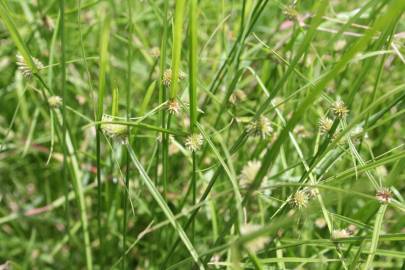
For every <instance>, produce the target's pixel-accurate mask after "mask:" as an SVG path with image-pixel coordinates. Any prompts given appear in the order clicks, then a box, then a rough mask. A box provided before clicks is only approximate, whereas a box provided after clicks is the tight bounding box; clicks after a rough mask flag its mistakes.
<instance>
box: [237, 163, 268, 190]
mask: <svg viewBox="0 0 405 270" xmlns="http://www.w3.org/2000/svg"><path fill="white" fill-rule="evenodd" d="M261 166H262V163H261V162H260V161H257V160H252V161H249V162H248V163H247V164H246V165H245V166H244V167H243V168H242V171H241V174H240V176H239V178H240V183H241V185H242V186H247V185H249V184H251V183H252V182H253V180H254V179H255V177H256V174H257V172H258V171H259V169H260V167H261Z"/></svg>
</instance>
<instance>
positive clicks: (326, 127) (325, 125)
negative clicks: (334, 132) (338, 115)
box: [319, 117, 333, 134]
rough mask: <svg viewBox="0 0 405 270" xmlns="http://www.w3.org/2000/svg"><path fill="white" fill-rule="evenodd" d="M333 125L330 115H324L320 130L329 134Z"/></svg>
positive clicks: (320, 121) (320, 122)
mask: <svg viewBox="0 0 405 270" xmlns="http://www.w3.org/2000/svg"><path fill="white" fill-rule="evenodd" d="M332 125H333V121H332V119H330V118H328V117H322V118H321V119H320V120H319V130H320V131H321V133H322V134H327V133H329V131H330V130H331V128H332Z"/></svg>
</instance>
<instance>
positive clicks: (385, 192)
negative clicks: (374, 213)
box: [375, 188, 392, 203]
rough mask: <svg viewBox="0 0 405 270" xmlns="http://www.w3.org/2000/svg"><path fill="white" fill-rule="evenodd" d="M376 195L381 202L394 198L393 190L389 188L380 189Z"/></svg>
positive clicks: (387, 201)
mask: <svg viewBox="0 0 405 270" xmlns="http://www.w3.org/2000/svg"><path fill="white" fill-rule="evenodd" d="M375 196H376V198H377V200H378V201H379V202H380V203H389V202H391V200H392V192H391V190H389V189H388V188H382V189H380V190H379V191H377V193H376V195H375Z"/></svg>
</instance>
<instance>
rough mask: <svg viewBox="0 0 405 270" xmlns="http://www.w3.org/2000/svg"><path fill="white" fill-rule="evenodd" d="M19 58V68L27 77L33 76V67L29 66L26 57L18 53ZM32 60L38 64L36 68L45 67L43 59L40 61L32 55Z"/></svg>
mask: <svg viewBox="0 0 405 270" xmlns="http://www.w3.org/2000/svg"><path fill="white" fill-rule="evenodd" d="M16 58H17V62H16V64H17V66H18V70H19V71H20V72H21V73H22V74H23V76H24V77H26V78H28V79H29V78H31V77H32V74H33V71H32V69H31V68H30V67H29V65H28V64H27V63H26V62H25V59H24V57H23V56H22V55H21V54H17V55H16ZM31 58H32V61H33V63H34V65H35V66H36V68H37V69H38V70H41V69H43V68H44V65H43V64H42V63H41V61H39V60H38V59H37V58H35V57H31Z"/></svg>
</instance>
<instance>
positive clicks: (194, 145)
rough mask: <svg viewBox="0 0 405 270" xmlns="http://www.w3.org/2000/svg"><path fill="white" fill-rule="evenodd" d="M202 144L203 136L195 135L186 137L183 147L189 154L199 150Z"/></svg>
mask: <svg viewBox="0 0 405 270" xmlns="http://www.w3.org/2000/svg"><path fill="white" fill-rule="evenodd" d="M203 143H204V139H203V136H202V135H201V134H198V133H195V134H191V135H190V136H188V137H187V139H186V143H185V145H186V147H187V149H188V150H190V151H191V152H196V151H198V150H200V148H201V146H202V145H203Z"/></svg>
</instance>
